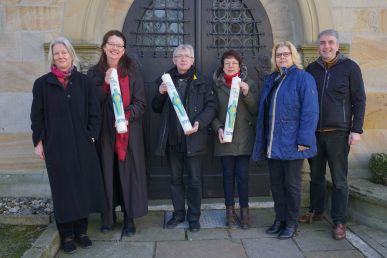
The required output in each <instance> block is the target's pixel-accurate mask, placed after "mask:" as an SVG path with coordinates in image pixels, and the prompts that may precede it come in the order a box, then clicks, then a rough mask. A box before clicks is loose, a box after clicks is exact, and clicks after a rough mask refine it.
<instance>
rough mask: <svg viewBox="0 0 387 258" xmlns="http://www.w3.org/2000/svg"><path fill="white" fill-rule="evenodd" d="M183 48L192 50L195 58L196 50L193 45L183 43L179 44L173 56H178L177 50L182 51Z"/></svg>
mask: <svg viewBox="0 0 387 258" xmlns="http://www.w3.org/2000/svg"><path fill="white" fill-rule="evenodd" d="M182 50H188V51H189V52H191V56H192V58H195V52H194V49H193V46H191V45H190V44H181V45H178V46H177V47H176V48H175V50H173V57H175V56H176V53H177V52H179V51H182Z"/></svg>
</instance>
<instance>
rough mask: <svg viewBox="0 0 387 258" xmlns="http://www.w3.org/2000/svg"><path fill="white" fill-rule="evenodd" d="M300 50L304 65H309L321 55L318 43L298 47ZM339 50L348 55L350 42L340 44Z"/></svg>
mask: <svg viewBox="0 0 387 258" xmlns="http://www.w3.org/2000/svg"><path fill="white" fill-rule="evenodd" d="M298 51H299V52H300V54H301V57H302V60H303V65H304V67H307V66H308V64H310V63H312V62H313V61H315V60H316V59H317V58H318V57H319V54H318V49H317V45H316V44H305V45H301V46H300V47H299V48H298ZM339 51H340V53H342V54H344V55H346V56H348V55H349V51H350V45H349V44H340V49H339Z"/></svg>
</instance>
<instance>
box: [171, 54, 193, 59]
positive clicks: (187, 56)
mask: <svg viewBox="0 0 387 258" xmlns="http://www.w3.org/2000/svg"><path fill="white" fill-rule="evenodd" d="M174 58H177V59H182V58H187V59H188V58H193V56H189V55H176V56H174Z"/></svg>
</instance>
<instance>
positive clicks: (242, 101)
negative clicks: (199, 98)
mask: <svg viewBox="0 0 387 258" xmlns="http://www.w3.org/2000/svg"><path fill="white" fill-rule="evenodd" d="M240 77H241V79H242V81H244V82H246V83H247V84H248V85H249V93H248V94H247V96H244V95H243V93H242V91H240V94H239V100H238V106H237V114H236V119H235V126H234V133H233V139H232V142H231V143H223V144H221V143H220V142H219V139H218V129H219V128H224V124H225V121H226V114H227V105H228V99H229V95H230V89H229V88H228V87H227V85H226V81H225V79H224V77H223V68H222V67H219V68H218V69H217V70H216V71H215V73H214V75H213V82H214V91H215V95H216V96H217V98H218V112H217V114H216V117H215V119H214V120H213V121H212V124H211V125H212V128H213V130H214V131H215V134H214V135H215V137H214V155H215V156H226V155H231V156H238V155H251V151H252V149H253V144H254V139H255V121H256V120H257V114H258V95H259V92H258V91H259V90H258V85H257V83H254V81H252V80H249V79H248V78H247V68H246V66H244V65H241V75H240Z"/></svg>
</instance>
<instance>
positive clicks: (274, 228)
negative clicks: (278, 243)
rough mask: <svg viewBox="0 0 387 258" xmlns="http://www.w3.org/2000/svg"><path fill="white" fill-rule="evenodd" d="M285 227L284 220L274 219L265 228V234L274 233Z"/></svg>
mask: <svg viewBox="0 0 387 258" xmlns="http://www.w3.org/2000/svg"><path fill="white" fill-rule="evenodd" d="M285 227H286V224H285V222H284V221H278V220H276V221H274V223H273V225H271V226H270V228H268V229H266V234H270V235H276V234H278V233H279V232H280V231H281V230H282V229H284V228H285Z"/></svg>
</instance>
